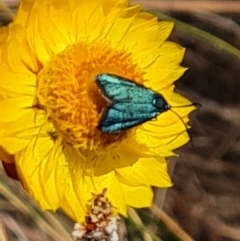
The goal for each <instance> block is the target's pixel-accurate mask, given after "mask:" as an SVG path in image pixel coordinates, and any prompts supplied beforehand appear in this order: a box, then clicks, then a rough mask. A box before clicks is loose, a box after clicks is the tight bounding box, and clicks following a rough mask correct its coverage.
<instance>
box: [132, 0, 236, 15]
mask: <svg viewBox="0 0 240 241" xmlns="http://www.w3.org/2000/svg"><path fill="white" fill-rule="evenodd" d="M131 3H132V4H137V3H141V4H142V6H143V7H145V8H151V9H156V10H160V11H184V12H186V11H189V12H196V11H199V10H204V11H211V12H239V11H240V2H239V1H207V0H205V1H197V0H195V1H189V0H171V1H169V0H162V1H159V0H132V1H131Z"/></svg>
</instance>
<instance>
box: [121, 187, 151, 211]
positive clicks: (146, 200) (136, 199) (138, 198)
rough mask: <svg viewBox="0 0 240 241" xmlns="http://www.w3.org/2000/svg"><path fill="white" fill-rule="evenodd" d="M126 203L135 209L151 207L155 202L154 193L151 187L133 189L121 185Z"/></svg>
mask: <svg viewBox="0 0 240 241" xmlns="http://www.w3.org/2000/svg"><path fill="white" fill-rule="evenodd" d="M121 186H122V188H123V192H124V195H125V197H126V202H127V204H128V205H129V206H132V207H135V208H143V207H151V205H152V201H153V191H152V189H151V187H144V186H139V187H131V186H128V185H126V184H124V183H121Z"/></svg>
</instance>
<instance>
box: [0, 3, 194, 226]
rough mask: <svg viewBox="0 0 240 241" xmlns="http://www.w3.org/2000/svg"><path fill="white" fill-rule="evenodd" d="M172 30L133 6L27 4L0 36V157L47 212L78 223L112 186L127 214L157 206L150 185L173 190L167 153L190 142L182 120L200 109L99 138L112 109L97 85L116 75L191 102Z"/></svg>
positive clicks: (181, 101) (181, 102)
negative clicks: (181, 86)
mask: <svg viewBox="0 0 240 241" xmlns="http://www.w3.org/2000/svg"><path fill="white" fill-rule="evenodd" d="M172 28H173V23H171V22H166V21H161V22H158V19H157V18H156V17H155V16H153V15H151V14H148V13H145V12H140V7H139V5H134V6H129V2H128V1H127V0H118V1H116V0H91V1H83V0H66V1H62V0H35V1H34V0H22V1H21V3H20V6H19V9H18V12H17V16H16V18H15V20H14V21H13V23H12V24H10V25H9V26H8V27H7V28H4V29H1V30H0V64H1V65H0V74H1V76H0V147H1V148H0V157H1V158H2V159H3V160H4V161H6V162H15V165H16V168H17V172H18V176H19V179H20V180H21V182H22V184H23V186H24V187H25V189H26V190H27V191H28V192H29V194H30V195H31V196H32V197H34V199H35V200H36V201H37V202H38V203H39V204H40V206H41V207H42V209H45V210H56V209H58V208H62V209H63V210H64V211H65V212H66V213H67V214H68V215H70V216H71V217H72V218H73V219H75V220H76V221H77V222H81V221H82V220H83V219H84V215H85V212H86V206H85V204H86V203H87V201H88V200H89V199H90V198H91V196H92V195H91V194H92V193H100V192H101V191H102V190H103V189H104V188H107V190H108V193H107V196H108V198H109V199H110V200H111V202H112V204H113V206H114V207H116V208H117V211H118V212H119V213H121V214H123V215H126V210H127V208H126V207H127V205H130V206H133V207H148V206H150V205H151V202H152V198H153V193H152V190H151V186H157V187H169V186H171V181H170V178H169V176H168V173H167V163H166V160H165V157H168V156H172V155H174V153H173V149H175V148H178V147H180V146H182V145H183V144H185V143H186V142H187V141H188V140H189V138H188V134H187V132H186V130H185V129H186V128H185V126H184V124H183V122H182V121H184V122H185V123H187V121H188V116H187V115H188V114H189V113H190V111H192V110H193V109H194V108H193V107H188V108H178V109H176V110H175V111H176V112H177V114H178V115H179V116H177V115H176V114H175V113H173V112H172V111H170V110H169V111H166V112H164V113H162V114H160V115H159V116H158V117H157V118H155V119H153V120H151V121H147V122H145V123H143V124H141V125H138V126H135V127H133V128H130V129H128V130H124V131H121V132H120V133H117V134H106V133H102V132H100V131H99V129H98V124H99V121H100V118H101V115H102V109H103V108H104V107H105V106H106V104H107V103H106V100H105V99H104V98H103V96H102V95H101V91H100V90H99V88H98V86H97V85H96V83H95V81H94V80H95V78H96V76H97V75H99V74H101V73H110V74H115V75H118V76H121V77H124V78H127V79H129V80H131V81H133V82H136V83H139V84H142V85H144V86H145V87H147V88H150V89H152V90H154V91H155V92H158V93H160V94H162V95H163V96H164V98H165V99H166V101H167V102H168V103H169V105H172V106H179V105H187V104H190V102H189V101H188V100H187V99H186V98H184V97H182V96H181V95H179V94H176V93H174V91H173V89H174V85H173V82H174V81H175V80H176V79H178V78H179V77H180V76H181V75H182V74H183V73H184V71H185V68H183V67H181V66H179V64H180V62H181V61H182V58H183V55H184V49H183V48H182V47H181V46H179V45H177V44H176V43H172V42H169V41H166V39H167V37H168V36H169V34H170V32H171V30H172ZM179 117H181V118H182V121H181V120H180V119H179Z"/></svg>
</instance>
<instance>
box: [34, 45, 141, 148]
mask: <svg viewBox="0 0 240 241" xmlns="http://www.w3.org/2000/svg"><path fill="white" fill-rule="evenodd" d="M102 73H110V74H116V75H119V76H122V77H124V78H128V79H131V80H133V81H135V82H138V83H142V72H141V71H139V70H138V69H137V68H136V66H135V65H134V64H133V61H132V59H131V55H130V54H127V53H126V52H125V51H116V50H113V49H111V48H110V47H108V46H107V45H104V44H100V43H97V44H91V45H88V44H83V43H78V44H76V45H73V46H70V47H69V48H67V49H66V50H65V51H63V52H62V53H60V54H59V55H57V56H56V57H55V58H54V59H52V60H51V62H50V63H49V65H48V66H47V67H44V68H43V69H42V71H41V72H40V73H39V75H38V88H37V97H38V101H39V105H40V106H41V108H43V109H45V110H46V112H47V116H48V118H49V119H50V120H51V121H52V122H53V124H54V126H55V129H56V135H57V136H61V138H62V139H63V141H64V143H67V144H70V145H72V146H73V147H75V148H77V149H78V148H80V149H81V150H96V149H98V148H105V147H106V146H109V145H111V144H112V143H115V142H117V141H119V140H122V139H123V138H124V137H125V136H126V134H127V133H126V131H122V132H120V133H117V134H104V133H101V132H100V130H99V129H98V126H99V121H100V118H101V115H102V111H103V109H104V107H106V105H107V104H108V102H107V101H106V99H105V98H104V97H103V95H102V93H101V91H100V89H99V87H98V86H97V84H96V83H95V78H96V76H97V75H99V74H102Z"/></svg>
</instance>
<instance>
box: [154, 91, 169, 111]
mask: <svg viewBox="0 0 240 241" xmlns="http://www.w3.org/2000/svg"><path fill="white" fill-rule="evenodd" d="M153 105H154V106H155V107H156V108H157V109H158V111H159V112H164V111H167V110H169V109H170V106H169V105H168V103H167V101H166V100H165V99H164V98H163V97H162V96H161V95H155V97H154V99H153Z"/></svg>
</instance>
